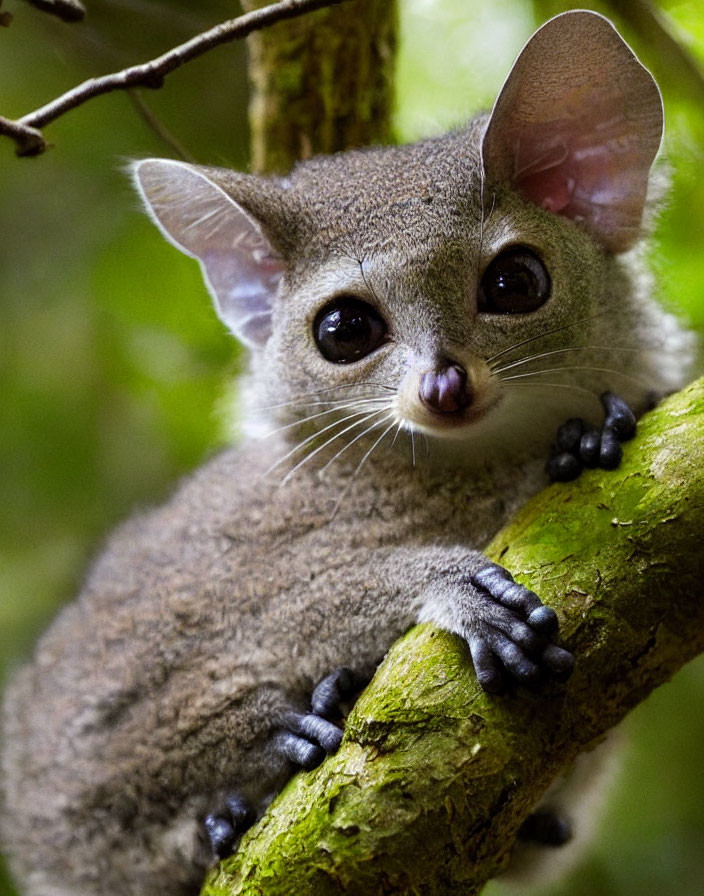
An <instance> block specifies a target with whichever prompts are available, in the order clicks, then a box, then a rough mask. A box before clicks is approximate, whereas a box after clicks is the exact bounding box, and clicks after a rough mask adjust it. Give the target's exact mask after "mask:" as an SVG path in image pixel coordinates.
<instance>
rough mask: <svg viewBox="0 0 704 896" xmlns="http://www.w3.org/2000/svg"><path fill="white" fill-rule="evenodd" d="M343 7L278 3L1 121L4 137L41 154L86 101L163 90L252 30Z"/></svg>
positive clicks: (306, 1) (332, 0) (296, 0)
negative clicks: (59, 122) (50, 128)
mask: <svg viewBox="0 0 704 896" xmlns="http://www.w3.org/2000/svg"><path fill="white" fill-rule="evenodd" d="M341 2H343V0H281V2H279V3H272V4H271V5H270V6H265V7H263V8H262V9H257V10H254V11H253V12H249V13H246V14H245V15H242V16H239V17H238V18H236V19H229V20H228V21H227V22H222V23H221V24H220V25H216V26H215V27H214V28H211V29H210V30H209V31H204V32H203V33H202V34H198V35H197V36H196V37H193V38H191V40H189V41H186V43H183V44H180V45H179V46H177V47H174V48H173V49H171V50H168V51H167V52H166V53H164V54H163V55H162V56H158V57H157V58H156V59H152V60H151V61H150V62H145V63H142V64H141V65H133V66H131V67H129V68H126V69H123V70H122V71H119V72H115V73H113V74H110V75H104V76H102V77H100V78H90V79H89V80H87V81H84V82H83V83H82V84H79V85H78V86H77V87H74V88H73V89H72V90H69V91H67V92H66V93H64V94H62V95H61V96H59V97H57V98H56V99H55V100H52V101H51V102H50V103H47V104H46V105H45V106H42V107H41V108H40V109H36V110H35V111H34V112H30V113H29V114H28V115H23V116H22V118H19V119H17V120H16V121H11V120H10V119H7V118H2V117H0V134H5V135H6V136H8V137H11V138H12V139H13V140H14V141H15V142H16V144H17V154H18V155H21V156H27V155H39V153H42V152H43V151H44V150H45V149H46V145H47V144H46V142H45V140H44V137H43V135H42V133H41V131H39V130H38V129H39V128H41V127H43V126H44V125H46V124H48V123H49V122H50V121H54V120H55V119H56V118H58V117H59V116H61V115H64V114H65V113H66V112H68V111H69V110H70V109H74V108H75V107H76V106H80V105H81V104H82V103H85V102H86V100H89V99H92V98H93V97H95V96H100V95H101V94H103V93H110V92H111V91H113V90H127V89H129V88H130V87H150V88H158V87H161V85H162V84H163V82H164V78H165V77H166V75H168V74H169V73H170V72H172V71H174V70H175V69H177V68H180V67H181V66H182V65H184V64H185V63H186V62H190V60H191V59H195V58H196V57H197V56H202V55H203V54H204V53H207V52H208V51H209V50H212V49H213V47H217V46H219V45H220V44H225V43H229V42H230V41H233V40H238V39H240V38H243V37H246V36H247V35H248V34H251V33H252V31H257V30H259V29H260V28H265V27H267V26H269V25H273V24H274V23H275V22H279V21H282V20H284V19H292V18H295V17H296V16H300V15H303V14H304V13H307V12H311V11H313V10H315V9H321V8H322V7H325V6H335V5H337V4H338V3H341Z"/></svg>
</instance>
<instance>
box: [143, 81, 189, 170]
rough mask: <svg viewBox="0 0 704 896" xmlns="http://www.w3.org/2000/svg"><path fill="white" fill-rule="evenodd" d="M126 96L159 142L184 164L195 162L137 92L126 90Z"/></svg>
mask: <svg viewBox="0 0 704 896" xmlns="http://www.w3.org/2000/svg"><path fill="white" fill-rule="evenodd" d="M127 96H128V97H129V98H130V100H131V102H132V105H133V106H134V107H135V109H136V110H137V112H138V113H139V116H140V118H142V119H143V120H144V122H145V124H146V125H147V127H148V128H149V129H150V130H151V131H153V132H154V133H155V134H156V136H157V137H158V138H159V139H160V140H163V142H164V143H165V144H166V145H167V146H168V147H169V148H170V149H171V151H172V152H173V153H175V155H177V156H178V157H179V159H182V160H183V161H184V162H195V159H194V158H193V156H192V155H191V154H190V152H189V151H188V150H187V149H186V147H185V146H184V145H183V143H181V142H180V141H179V140H177V139H176V137H174V135H173V134H172V133H171V131H170V130H169V129H168V128H167V127H166V126H165V125H164V124H163V122H161V121H160V120H159V119H158V118H157V116H156V115H155V114H154V111H153V110H152V109H150V108H149V106H148V105H147V104H146V103H145V102H144V98H143V97H142V94H141V93H140V92H139V91H138V90H128V91H127Z"/></svg>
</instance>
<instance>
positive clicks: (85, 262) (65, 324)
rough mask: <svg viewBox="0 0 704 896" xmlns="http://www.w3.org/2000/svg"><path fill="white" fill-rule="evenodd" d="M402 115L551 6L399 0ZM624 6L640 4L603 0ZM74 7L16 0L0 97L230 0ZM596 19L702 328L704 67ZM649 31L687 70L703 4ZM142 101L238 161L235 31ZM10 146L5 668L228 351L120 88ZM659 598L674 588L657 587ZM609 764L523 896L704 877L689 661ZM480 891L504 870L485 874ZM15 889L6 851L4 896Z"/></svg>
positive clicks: (668, 281)
mask: <svg viewBox="0 0 704 896" xmlns="http://www.w3.org/2000/svg"><path fill="white" fill-rule="evenodd" d="M401 5H402V41H401V54H400V59H399V73H398V74H399V78H398V114H397V129H398V133H399V137H400V138H401V139H413V138H415V137H419V136H423V135H427V134H431V133H437V132H440V131H442V130H443V129H445V128H447V127H448V126H452V125H454V124H458V123H460V122H461V121H462V120H463V119H466V118H467V117H468V115H469V114H471V113H472V112H473V111H475V110H476V109H477V108H480V107H482V106H487V105H489V104H491V102H492V101H493V98H494V96H495V94H496V92H497V90H498V89H499V87H500V85H501V82H502V80H503V78H504V77H505V75H506V74H507V72H508V70H509V68H510V65H511V62H512V60H513V58H514V57H515V54H516V53H517V51H518V50H519V49H520V46H521V45H522V44H523V42H524V41H525V40H526V39H527V37H528V36H529V35H530V33H531V32H532V30H533V29H534V27H535V25H536V24H537V23H539V22H541V21H543V20H544V19H545V18H547V17H548V16H549V15H551V14H553V13H555V12H558V11H560V10H561V9H564V8H568V6H567V5H563V4H560V3H557V2H550V0H547V2H539V3H538V2H536V3H531V2H529V0H493V2H492V3H490V4H489V3H486V2H484V3H479V2H476V0H435V2H434V0H401ZM621 5H623V6H624V8H625V9H626V11H627V12H628V9H629V7H630V9H631V12H632V10H633V7H634V6H640V3H631V4H629V3H626V4H621ZM87 6H88V10H89V15H88V18H87V20H86V21H85V22H84V23H81V24H78V25H65V24H63V23H60V22H55V21H53V20H51V19H49V17H48V16H46V15H43V14H42V13H40V12H38V11H37V10H35V9H33V8H31V7H30V6H29V5H27V4H23V3H21V2H13V0H5V3H4V5H3V10H8V11H10V12H12V13H13V14H14V21H13V23H12V25H11V26H10V28H8V29H0V115H6V116H8V117H19V116H20V115H22V114H24V113H26V112H28V111H30V110H31V109H34V108H36V107H37V106H39V105H41V104H42V103H44V102H46V101H48V100H49V99H51V98H52V97H54V96H55V95H57V94H59V93H60V92H62V91H63V90H66V89H68V88H70V87H72V86H73V85H74V84H76V83H77V82H78V81H80V80H83V79H84V78H87V77H90V76H92V75H96V74H101V73H104V72H108V71H112V70H115V69H118V68H122V67H124V66H126V65H129V64H131V63H134V62H139V61H143V60H145V59H147V58H150V57H151V56H154V55H156V54H158V53H160V52H163V51H164V50H166V49H168V48H169V47H171V46H172V45H173V44H175V43H176V42H179V41H182V40H185V39H186V38H188V37H189V36H191V35H192V34H194V33H196V32H197V31H200V30H203V29H204V28H206V27H209V26H210V25H213V24H215V23H217V22H218V21H220V20H222V19H225V18H227V17H229V16H231V15H233V14H234V12H235V11H233V8H232V7H233V4H231V3H228V2H226V0H208V2H201V3H199V4H190V3H187V2H175V0H168V2H159V0H132V2H117V0H115V2H95V3H91V2H90V0H89V2H88V3H87ZM581 6H587V7H589V8H592V7H593V8H595V9H599V10H600V11H603V12H607V14H609V15H611V17H612V18H614V19H615V20H616V21H617V23H618V24H619V26H620V27H621V28H622V31H623V33H624V34H625V35H626V36H627V38H628V39H629V41H630V42H631V43H632V45H633V46H634V47H635V48H636V50H637V52H638V53H639V55H640V56H641V58H642V60H643V61H644V62H645V63H646V64H647V65H648V66H649V67H650V68H651V69H652V70H653V71H654V73H655V74H656V77H657V78H658V80H659V81H660V83H661V85H662V86H663V92H664V94H665V105H666V114H667V123H668V134H667V139H666V143H665V146H664V156H665V157H666V158H667V160H668V162H669V164H670V166H671V168H672V171H673V191H672V194H671V197H670V199H669V200H668V202H667V204H666V205H665V207H664V208H663V210H662V214H661V218H660V223H659V226H658V231H657V238H656V241H655V245H654V251H653V263H654V265H655V267H656V270H657V271H658V274H659V277H660V283H661V296H662V300H663V301H664V302H665V303H666V304H667V305H668V307H671V308H672V309H673V310H675V311H676V312H677V313H678V314H680V315H682V316H683V317H684V318H685V319H687V320H689V321H690V322H691V324H692V325H693V326H695V327H696V328H698V329H699V330H700V331H704V301H702V299H701V298H700V285H701V284H702V283H704V251H703V250H704V178H702V177H701V175H700V172H701V170H702V167H703V165H704V81H701V83H700V86H699V92H697V82H696V80H687V78H686V77H685V76H683V75H682V73H681V71H680V70H679V69H678V68H677V66H676V65H675V62H674V58H673V57H672V56H671V55H669V54H668V53H667V52H665V51H663V49H662V47H655V46H654V43H653V40H652V37H651V38H650V39H649V38H647V37H646V36H644V34H643V30H642V28H638V27H636V28H629V23H628V22H624V20H623V19H620V18H619V17H618V16H617V15H615V14H614V10H613V8H611V7H609V6H608V5H606V4H601V5H599V4H590V3H585V4H581ZM659 15H661V16H662V20H663V22H664V23H665V26H666V27H667V29H668V30H669V32H670V33H671V35H673V36H674V37H675V39H676V40H677V41H678V42H679V44H680V45H681V46H684V47H686V48H687V51H688V53H689V54H690V55H691V57H692V58H693V59H695V60H697V64H698V66H699V71H700V73H701V71H702V70H704V6H703V4H702V2H701V0H691V2H681V3H675V2H667V3H665V2H663V3H661V4H660V5H659ZM143 98H144V100H145V101H146V102H147V103H148V104H149V106H150V108H151V109H153V110H154V112H155V113H156V114H157V115H158V117H159V120H160V121H161V122H162V124H164V125H165V126H166V127H167V128H168V129H169V130H170V131H171V132H172V133H173V134H174V136H175V137H176V138H177V139H178V141H179V142H180V143H181V144H183V145H184V146H185V147H186V148H187V150H188V152H189V153H190V154H191V155H192V156H194V157H195V159H196V160H197V161H199V162H207V163H212V164H221V165H230V166H233V167H237V168H243V167H246V158H247V141H248V131H247V123H246V73H245V57H244V48H243V47H242V46H241V45H233V46H230V47H223V48H220V49H218V50H216V51H214V52H212V53H210V54H208V55H207V56H206V57H205V58H203V59H201V60H197V61H195V62H193V63H191V64H189V65H188V66H187V67H185V68H184V69H181V70H179V71H177V72H175V73H174V74H172V75H171V76H169V78H168V79H167V81H166V85H165V87H164V88H163V89H162V90H161V91H155V92H145V93H144V94H143ZM46 134H47V136H48V137H49V138H50V139H51V141H52V142H53V143H54V147H53V148H52V149H51V151H49V152H47V153H46V154H45V155H44V156H42V157H40V158H38V159H17V158H16V157H15V155H14V150H13V145H12V144H11V143H10V141H8V140H3V139H2V138H0V315H1V318H0V383H1V384H2V385H1V387H0V422H1V426H0V471H1V472H0V488H1V491H0V499H1V500H0V669H1V670H2V674H3V675H4V674H6V672H7V670H8V669H9V668H11V666H12V664H13V663H15V662H16V661H17V660H18V658H20V657H21V656H23V655H24V654H26V652H27V651H28V650H29V648H30V646H31V643H32V640H33V638H34V637H35V636H36V634H37V632H38V631H39V630H40V629H41V628H42V627H43V626H44V625H45V624H46V622H47V621H48V619H49V618H50V617H51V615H52V614H53V612H54V611H55V609H56V607H57V606H58V605H59V604H60V603H61V602H62V601H64V600H66V599H68V598H69V597H70V596H71V595H72V593H74V592H75V590H76V588H77V587H78V586H79V584H80V580H81V576H82V574H83V571H84V569H85V566H86V564H87V563H88V562H89V560H90V558H91V556H93V555H94V554H95V552H96V551H97V550H98V549H99V546H100V543H101V539H102V538H103V537H104V535H105V533H106V532H107V531H108V530H109V529H110V527H111V526H112V525H113V524H114V523H115V522H116V521H118V520H119V519H120V518H122V517H124V516H125V515H126V514H128V513H130V512H131V511H132V510H134V509H135V508H138V507H140V506H144V505H147V504H149V503H152V502H154V501H157V500H159V499H161V498H163V497H164V496H165V495H166V494H168V492H169V490H170V488H171V487H172V486H173V483H174V481H175V480H176V478H177V477H178V476H179V475H181V474H183V473H184V472H185V471H187V470H188V469H190V468H192V467H193V466H195V465H196V464H197V463H198V462H199V461H200V460H201V459H202V458H203V457H204V456H207V455H208V454H209V453H212V452H213V451H214V450H216V449H217V447H218V446H219V445H221V444H222V443H223V442H224V441H225V439H226V437H227V433H228V431H232V430H233V428H234V429H236V392H235V390H234V388H233V387H232V385H231V381H232V375H233V374H234V373H236V372H237V370H238V369H239V367H240V364H241V356H240V354H239V353H238V350H237V347H236V346H235V345H234V344H233V342H232V341H231V340H230V339H229V338H228V336H227V335H226V334H225V332H224V331H223V328H222V327H221V326H220V324H219V323H218V322H217V320H216V318H215V315H214V313H213V312H212V310H211V308H210V303H209V300H208V297H207V295H206V293H205V291H204V289H203V288H202V286H201V284H200V280H199V274H198V270H197V266H196V265H195V264H194V263H193V262H191V261H189V260H187V259H185V258H183V257H182V256H181V255H179V254H178V253H176V252H175V251H174V250H173V249H171V248H170V247H169V246H167V245H166V244H165V243H164V242H163V240H162V239H161V238H160V237H159V235H158V233H157V232H156V230H155V228H154V227H153V226H152V225H151V224H150V223H149V222H148V220H147V219H146V218H145V217H144V216H143V215H142V214H141V213H140V211H139V209H138V204H137V202H136V200H135V197H134V195H133V192H132V190H131V188H130V186H129V183H128V181H127V179H126V177H125V175H124V172H123V167H124V162H125V161H126V160H127V159H129V158H132V157H139V156H144V155H169V154H172V153H171V150H170V149H169V147H168V146H167V145H165V144H164V143H163V142H162V141H161V140H160V139H159V138H157V137H156V136H155V135H154V133H153V131H152V130H151V129H150V128H149V127H148V126H147V125H146V124H145V122H144V120H143V119H142V118H141V117H140V115H139V114H138V113H137V112H136V110H135V108H134V106H133V105H132V103H131V102H130V100H129V98H128V97H127V96H126V95H124V94H112V95H109V96H106V97H101V98H98V99H95V100H93V101H91V102H89V103H88V104H87V105H85V106H83V107H81V108H80V109H77V110H75V111H73V112H71V113H69V114H68V115H66V116H65V117H64V118H62V119H60V120H58V121H57V122H55V123H54V124H52V125H49V126H48V127H47V129H46ZM675 597H676V596H675V595H673V599H674V598H675ZM628 730H629V742H628V747H627V749H626V751H625V755H624V763H623V769H622V773H621V775H620V777H619V781H618V784H617V786H616V787H615V789H614V792H613V794H612V799H611V803H610V807H609V810H608V812H607V814H606V816H605V817H604V818H603V820H602V822H601V824H600V827H599V830H598V832H597V835H596V838H595V842H594V846H593V849H592V850H591V851H590V853H589V854H588V855H587V856H586V857H585V859H584V861H583V862H582V864H580V866H579V868H578V869H576V871H575V872H574V874H573V875H572V876H571V878H570V879H569V880H567V881H565V882H564V883H563V884H562V885H560V886H559V887H556V888H551V889H550V890H549V891H548V890H547V889H543V890H539V892H544V893H546V894H547V893H548V892H549V893H550V894H551V896H557V894H565V896H566V894H568V893H569V894H571V896H596V894H614V896H621V894H623V896H626V894H637V896H643V894H647V896H669V894H674V893H685V894H688V896H699V894H702V896H704V772H702V762H701V744H702V743H704V661H699V662H696V663H693V664H691V665H690V666H689V667H688V668H686V669H685V670H684V671H683V672H682V673H680V675H679V676H677V678H676V680H675V681H674V682H673V683H672V684H670V685H667V686H666V687H664V688H661V689H660V690H659V691H658V692H657V693H656V694H654V695H653V696H652V697H651V698H650V699H649V700H648V701H647V702H646V703H645V704H644V705H643V706H641V707H639V708H638V709H637V710H636V712H634V713H633V714H632V717H631V718H630V720H629V723H628ZM489 889H490V890H491V891H494V892H497V891H498V886H497V885H495V884H492V885H490V888H489ZM12 892H13V891H12V890H11V888H10V885H9V883H7V882H5V880H4V878H3V877H2V870H1V869H0V896H9V894H11V893H12Z"/></svg>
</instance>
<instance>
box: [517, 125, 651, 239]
mask: <svg viewBox="0 0 704 896" xmlns="http://www.w3.org/2000/svg"><path fill="white" fill-rule="evenodd" d="M628 126H629V122H628V120H627V119H626V117H625V116H623V115H616V116H614V117H612V118H611V119H610V120H609V121H605V122H604V121H599V120H597V121H589V120H585V116H582V117H580V118H575V120H572V121H569V120H567V121H565V120H563V121H557V122H550V123H549V124H548V123H541V125H540V126H539V127H536V126H535V125H533V126H532V127H531V126H524V128H523V131H522V133H521V134H520V136H514V139H513V141H512V142H513V147H514V159H513V183H514V186H515V187H516V189H517V190H518V192H519V193H520V194H521V195H522V196H523V197H524V198H525V199H528V200H529V201H530V202H533V203H535V205H537V206H539V207H540V208H543V209H546V210H547V211H550V212H553V213H554V214H559V215H563V216H564V217H567V218H571V219H572V220H574V221H578V222H583V223H585V224H586V225H587V226H588V227H589V228H590V229H591V230H592V231H593V232H595V233H597V234H598V235H599V236H600V238H601V240H602V242H604V244H605V245H606V246H607V248H611V249H613V250H616V251H618V250H621V249H624V248H627V246H628V245H630V244H631V243H632V242H633V241H634V240H635V239H636V238H637V236H638V231H639V228H640V221H641V216H642V211H643V204H644V201H645V190H646V184H647V171H648V168H647V163H644V160H643V156H642V151H641V147H640V144H639V141H638V140H637V138H635V137H634V135H633V134H632V133H629V131H628Z"/></svg>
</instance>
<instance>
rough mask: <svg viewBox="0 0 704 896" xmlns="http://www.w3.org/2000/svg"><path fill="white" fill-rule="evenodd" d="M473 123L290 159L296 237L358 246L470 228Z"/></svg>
mask: <svg viewBox="0 0 704 896" xmlns="http://www.w3.org/2000/svg"><path fill="white" fill-rule="evenodd" d="M477 130H478V129H477V128H476V127H472V126H470V127H469V128H467V129H465V130H463V131H461V132H457V133H452V134H449V135H446V136H444V137H440V138H436V139H431V140H425V141H422V142H421V143H416V144H410V145H406V146H400V147H389V148H380V149H371V150H362V151H356V152H348V153H344V154H339V155H334V156H323V157H320V158H316V159H312V160H311V161H309V162H306V163H304V164H302V165H300V166H298V168H296V169H295V170H294V171H293V172H292V174H291V176H290V178H289V179H288V182H287V190H286V191H285V192H286V193H287V194H288V197H289V200H290V201H292V202H293V203H294V204H295V206H296V207H297V210H298V215H299V226H301V225H302V226H301V230H302V233H301V236H302V237H303V240H304V241H311V243H312V245H311V246H310V247H309V248H312V246H313V245H315V244H322V245H327V246H329V247H332V246H334V245H340V246H342V245H344V244H345V243H347V244H349V249H350V251H353V252H357V251H358V252H360V254H365V248H366V249H368V250H375V251H379V252H383V251H391V250H393V247H394V245H395V244H396V245H398V246H399V247H402V246H403V245H404V242H407V243H413V244H416V245H423V244H425V245H428V246H430V245H433V244H434V245H437V244H439V243H442V242H443V241H446V240H447V239H448V238H451V237H452V236H453V235H455V234H460V233H462V232H466V231H467V230H471V229H473V228H474V227H475V226H476V224H477V222H478V221H479V218H480V205H481V197H480V178H479V170H480V162H479V151H478V139H477V133H476V132H477ZM365 244H366V247H365Z"/></svg>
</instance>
